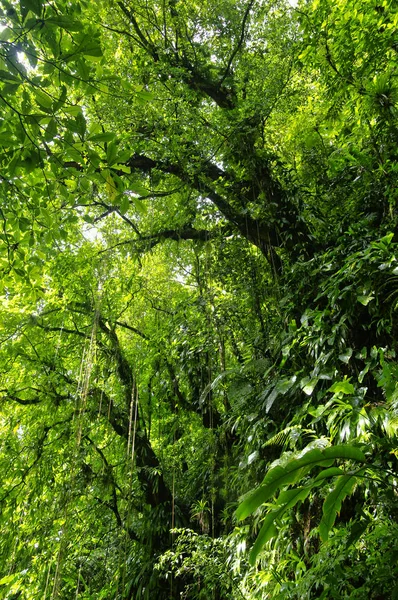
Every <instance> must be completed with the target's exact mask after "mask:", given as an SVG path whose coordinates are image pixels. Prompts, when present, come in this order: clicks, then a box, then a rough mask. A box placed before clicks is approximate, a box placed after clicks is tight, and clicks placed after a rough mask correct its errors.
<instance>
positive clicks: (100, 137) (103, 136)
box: [87, 131, 116, 142]
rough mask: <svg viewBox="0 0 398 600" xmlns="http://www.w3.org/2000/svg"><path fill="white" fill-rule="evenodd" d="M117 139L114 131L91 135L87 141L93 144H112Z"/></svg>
mask: <svg viewBox="0 0 398 600" xmlns="http://www.w3.org/2000/svg"><path fill="white" fill-rule="evenodd" d="M115 137H116V135H115V134H114V133H113V132H112V131H104V132H103V133H96V134H95V135H90V136H89V137H88V138H87V139H88V140H90V141H91V142H111V141H112V140H114V139H115Z"/></svg>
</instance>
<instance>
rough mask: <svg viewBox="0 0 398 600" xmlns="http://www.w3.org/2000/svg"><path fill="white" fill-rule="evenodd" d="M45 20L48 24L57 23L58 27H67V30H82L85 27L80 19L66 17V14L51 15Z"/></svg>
mask: <svg viewBox="0 0 398 600" xmlns="http://www.w3.org/2000/svg"><path fill="white" fill-rule="evenodd" d="M45 22H46V24H49V25H55V26H56V27H60V28H61V29H66V30H67V31H81V30H82V29H83V24H82V23H81V22H80V21H78V20H76V19H71V18H70V17H65V16H64V15H60V16H59V17H50V18H49V19H46V20H45Z"/></svg>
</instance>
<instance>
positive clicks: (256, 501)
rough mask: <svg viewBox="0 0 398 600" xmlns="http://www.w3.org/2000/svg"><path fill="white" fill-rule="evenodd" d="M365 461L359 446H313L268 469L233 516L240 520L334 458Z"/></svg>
mask: <svg viewBox="0 0 398 600" xmlns="http://www.w3.org/2000/svg"><path fill="white" fill-rule="evenodd" d="M337 458H339V459H346V460H357V461H360V462H364V461H365V456H364V454H363V452H362V451H361V450H359V448H356V447H355V446H350V445H346V444H340V445H338V446H329V447H328V448H323V449H319V448H315V449H314V450H310V451H309V452H307V453H306V454H304V456H302V457H301V458H293V459H291V460H290V461H289V462H288V463H287V464H286V465H285V466H284V467H282V466H280V465H278V466H276V467H274V468H272V469H270V470H269V471H268V473H267V475H266V476H265V477H264V480H263V482H262V484H261V485H260V486H259V487H258V488H256V489H255V490H254V491H252V492H249V494H248V495H247V496H246V498H245V499H244V500H243V502H241V504H240V505H239V506H238V508H237V510H236V513H235V516H236V518H237V519H238V521H241V520H243V519H245V518H246V517H248V516H249V515H250V514H252V513H253V512H254V511H255V510H257V508H258V507H259V506H261V504H264V503H265V502H267V501H268V500H269V499H270V498H271V497H272V496H273V495H274V494H275V492H276V491H277V490H278V489H279V488H280V487H282V486H285V485H290V484H293V483H296V481H298V480H299V479H300V478H301V477H302V476H303V475H305V474H306V473H308V471H309V470H310V469H312V468H313V467H315V466H324V467H329V466H331V465H332V464H333V461H334V460H335V459H337Z"/></svg>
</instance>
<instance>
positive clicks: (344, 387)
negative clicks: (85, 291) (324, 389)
mask: <svg viewBox="0 0 398 600" xmlns="http://www.w3.org/2000/svg"><path fill="white" fill-rule="evenodd" d="M328 392H333V393H334V394H346V395H350V394H353V393H354V392H355V388H354V386H353V385H352V383H350V382H349V381H348V380H344V381H336V383H334V384H333V385H332V386H331V387H330V388H329V389H328Z"/></svg>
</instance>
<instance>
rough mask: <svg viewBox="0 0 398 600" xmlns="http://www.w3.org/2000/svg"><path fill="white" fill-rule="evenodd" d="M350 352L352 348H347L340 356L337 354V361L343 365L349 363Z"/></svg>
mask: <svg viewBox="0 0 398 600" xmlns="http://www.w3.org/2000/svg"><path fill="white" fill-rule="evenodd" d="M352 352H353V350H352V348H347V349H346V350H345V351H344V352H343V353H342V354H339V360H341V362H343V363H345V364H348V363H349V362H350V358H351V356H352Z"/></svg>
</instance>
